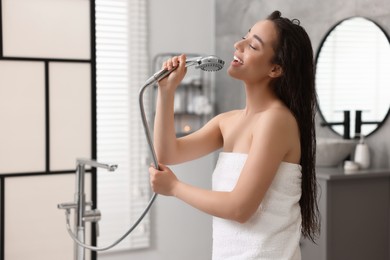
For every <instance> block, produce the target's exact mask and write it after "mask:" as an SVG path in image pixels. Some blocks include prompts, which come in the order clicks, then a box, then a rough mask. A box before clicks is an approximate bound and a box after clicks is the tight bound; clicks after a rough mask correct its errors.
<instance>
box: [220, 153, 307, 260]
mask: <svg viewBox="0 0 390 260" xmlns="http://www.w3.org/2000/svg"><path fill="white" fill-rule="evenodd" d="M246 159H247V154H240V153H225V152H222V153H220V154H219V158H218V162H217V165H216V167H215V170H214V173H213V190H216V191H231V190H232V189H233V188H234V186H235V185H236V182H237V180H238V178H239V176H240V173H241V170H242V168H243V166H244V164H245V161H246ZM259 170H261V169H259ZM300 197H301V167H300V165H298V164H292V163H286V162H282V163H281V165H280V166H279V169H278V171H277V173H276V175H275V178H274V180H273V182H272V184H271V186H270V187H269V189H268V191H267V193H266V194H265V197H264V198H263V200H262V203H261V205H260V206H259V208H258V209H257V211H256V212H255V214H254V215H253V216H252V217H251V219H250V220H249V221H248V222H246V223H244V224H241V223H238V222H235V221H231V220H226V219H222V218H218V217H213V260H228V259H231V260H233V259H234V260H250V259H261V260H299V259H301V253H300V248H299V240H300V236H301V212H300V207H299V199H300Z"/></svg>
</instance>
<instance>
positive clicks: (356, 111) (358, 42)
mask: <svg viewBox="0 0 390 260" xmlns="http://www.w3.org/2000/svg"><path fill="white" fill-rule="evenodd" d="M316 88H317V93H318V100H319V109H320V113H321V115H322V117H323V119H324V120H325V122H322V123H321V125H323V126H325V125H327V126H330V127H331V128H332V129H333V130H334V131H335V132H336V133H338V134H340V135H342V136H344V138H350V137H356V136H358V135H359V134H360V133H361V134H363V135H365V136H367V135H369V134H371V133H372V132H373V131H375V130H376V129H377V128H378V127H379V126H380V125H381V124H382V122H383V121H384V120H385V119H386V117H387V116H388V114H389V107H390V43H389V38H388V36H387V35H386V34H385V32H384V31H383V30H382V29H381V28H380V27H379V26H378V25H377V24H375V23H374V22H372V21H370V20H368V19H366V18H361V17H354V18H349V19H346V20H343V21H342V22H340V23H338V24H337V25H336V26H335V27H333V28H332V29H331V30H330V32H329V33H328V34H327V36H326V37H325V39H324V40H323V42H322V45H321V47H320V49H319V51H318V54H317V58H316ZM348 117H349V118H348ZM345 120H347V121H349V122H347V123H348V124H345V123H346V121H345ZM347 128H349V129H347Z"/></svg>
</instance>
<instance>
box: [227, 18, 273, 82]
mask: <svg viewBox="0 0 390 260" xmlns="http://www.w3.org/2000/svg"><path fill="white" fill-rule="evenodd" d="M276 40H277V32H276V28H275V25H274V23H273V22H272V21H269V20H264V21H259V22H257V23H256V24H255V25H254V26H253V27H252V28H251V29H250V30H249V32H248V33H247V34H246V35H245V37H243V38H242V40H240V41H238V42H236V43H235V44H234V47H235V49H236V51H235V52H234V59H233V61H232V63H231V64H230V67H229V68H228V73H229V75H230V76H232V77H233V78H236V79H240V80H243V81H244V82H246V83H248V84H256V83H263V82H269V81H270V80H271V78H272V77H274V76H275V75H274V74H273V70H274V69H275V66H277V65H275V64H272V63H271V61H272V58H273V56H274V54H275V53H274V49H273V46H274V45H275V43H276Z"/></svg>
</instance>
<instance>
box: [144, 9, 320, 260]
mask: <svg viewBox="0 0 390 260" xmlns="http://www.w3.org/2000/svg"><path fill="white" fill-rule="evenodd" d="M234 48H235V52H234V59H233V61H232V62H231V64H230V66H229V68H228V73H229V75H230V76H231V77H233V78H236V79H239V80H242V82H243V83H244V86H245V93H246V106H245V108H244V109H242V110H234V111H230V112H226V113H223V114H220V115H218V116H216V117H214V118H213V119H212V120H210V121H209V122H208V123H207V124H206V125H205V126H204V127H203V128H201V129H200V130H198V131H197V132H195V133H193V134H190V135H188V136H185V137H182V138H176V135H175V130H174V115H173V99H174V92H175V90H176V88H177V86H178V85H179V83H180V82H181V80H182V79H183V77H184V75H185V73H186V68H185V59H186V58H185V56H184V55H182V56H179V57H173V58H172V59H169V60H167V61H166V62H165V63H164V64H163V68H165V69H169V70H170V69H172V68H176V67H177V68H176V70H175V71H174V72H172V73H171V74H170V75H169V76H168V77H167V78H164V79H163V80H161V81H160V82H159V88H158V99H157V112H156V118H155V129H154V141H155V147H156V153H157V157H158V159H159V162H160V163H161V164H160V170H157V169H155V168H153V167H150V168H149V172H150V178H151V186H152V189H153V190H154V191H155V192H157V193H159V194H162V195H167V196H175V197H177V198H179V199H180V200H182V201H184V202H186V203H188V204H189V205H191V206H193V207H195V208H197V209H199V210H201V211H203V212H205V213H208V214H210V215H212V216H213V259H224V260H226V259H300V249H299V239H300V237H301V234H303V236H305V237H309V238H311V239H312V240H313V239H314V238H315V235H316V234H317V232H318V229H319V227H318V224H319V223H318V218H317V212H318V209H317V203H316V179H315V167H314V166H315V126H314V115H315V111H316V104H317V103H316V93H315V89H314V68H313V51H312V47H311V42H310V39H309V37H308V35H307V33H306V32H305V30H304V29H303V28H302V27H301V26H300V25H299V21H298V20H292V21H290V20H289V19H287V18H283V17H281V14H280V12H279V11H275V12H273V13H272V14H271V15H270V16H269V17H268V18H267V19H266V20H263V21H259V22H257V23H256V24H255V25H254V26H253V27H252V28H251V29H250V30H249V32H248V33H247V34H246V36H245V37H243V38H242V39H241V40H240V41H238V42H236V43H235V45H234ZM220 148H222V152H221V153H220V154H219V158H218V162H217V165H216V168H215V170H214V173H213V190H211V191H210V190H204V189H200V188H197V187H193V186H191V185H188V184H185V183H183V182H181V181H180V180H178V179H177V178H176V176H175V175H174V174H173V173H172V171H171V170H170V169H169V168H168V167H167V166H165V164H177V163H182V162H185V161H188V160H193V159H195V158H199V157H201V156H203V155H206V154H208V153H210V152H213V151H215V150H217V149H220Z"/></svg>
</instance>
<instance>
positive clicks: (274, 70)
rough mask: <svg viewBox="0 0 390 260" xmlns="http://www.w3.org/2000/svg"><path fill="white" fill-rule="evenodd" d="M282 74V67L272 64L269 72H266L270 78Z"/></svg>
mask: <svg viewBox="0 0 390 260" xmlns="http://www.w3.org/2000/svg"><path fill="white" fill-rule="evenodd" d="M282 74H283V69H282V67H281V66H280V65H278V64H274V65H273V66H272V68H271V71H270V73H269V74H268V75H269V76H270V77H271V78H278V77H280V76H282Z"/></svg>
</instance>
